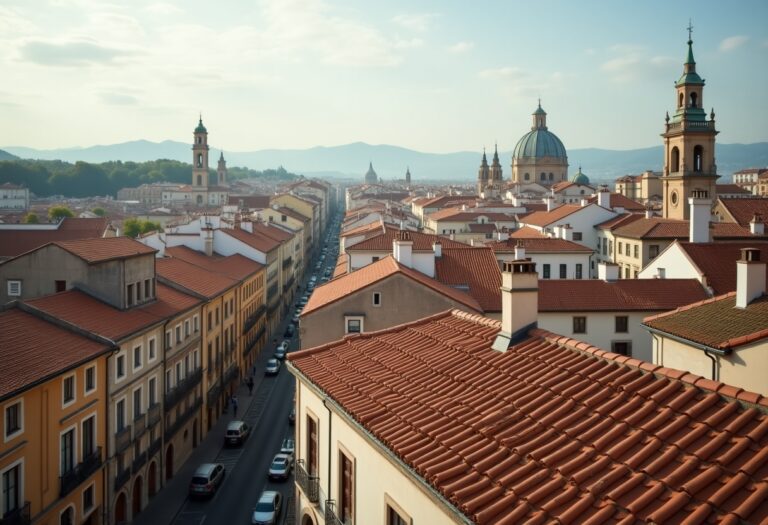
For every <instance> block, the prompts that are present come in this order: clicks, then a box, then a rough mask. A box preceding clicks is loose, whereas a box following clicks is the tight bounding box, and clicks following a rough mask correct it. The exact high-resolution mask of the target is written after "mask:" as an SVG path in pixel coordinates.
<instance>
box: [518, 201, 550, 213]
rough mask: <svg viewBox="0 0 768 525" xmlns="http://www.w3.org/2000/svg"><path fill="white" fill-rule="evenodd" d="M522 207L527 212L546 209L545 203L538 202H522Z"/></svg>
mask: <svg viewBox="0 0 768 525" xmlns="http://www.w3.org/2000/svg"><path fill="white" fill-rule="evenodd" d="M523 208H525V209H526V211H527V212H529V213H534V212H537V211H547V205H546V204H544V203H539V202H526V203H525V204H523Z"/></svg>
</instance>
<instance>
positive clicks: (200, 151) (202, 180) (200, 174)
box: [192, 115, 208, 188]
mask: <svg viewBox="0 0 768 525" xmlns="http://www.w3.org/2000/svg"><path fill="white" fill-rule="evenodd" d="M194 137H195V139H194V140H195V142H194V143H193V144H192V186H193V187H202V188H207V187H208V130H207V129H205V126H203V117H202V115H201V116H200V121H199V122H198V123H197V127H196V128H195V134H194Z"/></svg>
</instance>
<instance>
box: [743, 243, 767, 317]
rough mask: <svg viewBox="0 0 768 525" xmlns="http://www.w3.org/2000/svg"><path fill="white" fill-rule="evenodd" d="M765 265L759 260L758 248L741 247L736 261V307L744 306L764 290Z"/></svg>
mask: <svg viewBox="0 0 768 525" xmlns="http://www.w3.org/2000/svg"><path fill="white" fill-rule="evenodd" d="M765 265H766V263H765V262H761V261H760V250H758V249H757V248H742V249H741V259H739V260H738V261H736V308H746V307H747V306H749V303H751V302H752V301H754V300H755V299H757V298H758V297H760V296H761V295H763V294H764V293H765V292H766V290H765Z"/></svg>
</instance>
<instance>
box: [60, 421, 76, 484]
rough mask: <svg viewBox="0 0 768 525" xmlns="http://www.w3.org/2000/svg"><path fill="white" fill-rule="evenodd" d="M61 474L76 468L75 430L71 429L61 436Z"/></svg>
mask: <svg viewBox="0 0 768 525" xmlns="http://www.w3.org/2000/svg"><path fill="white" fill-rule="evenodd" d="M60 457H61V473H62V474H66V473H67V472H69V471H70V470H72V469H73V468H75V429H74V428H70V429H69V430H67V431H66V432H64V433H63V434H61V451H60Z"/></svg>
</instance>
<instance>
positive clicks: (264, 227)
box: [252, 222, 293, 243]
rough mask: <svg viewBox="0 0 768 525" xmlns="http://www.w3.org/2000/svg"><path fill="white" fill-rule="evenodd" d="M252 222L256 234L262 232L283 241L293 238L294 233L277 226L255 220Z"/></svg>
mask: <svg viewBox="0 0 768 525" xmlns="http://www.w3.org/2000/svg"><path fill="white" fill-rule="evenodd" d="M252 224H253V232H254V234H258V233H261V234H263V235H266V236H267V237H269V238H270V239H274V240H276V241H278V242H281V243H282V242H285V241H289V240H291V239H293V234H292V233H288V232H287V231H285V230H283V229H281V228H278V227H277V226H269V224H267V223H263V222H254V223H252Z"/></svg>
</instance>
